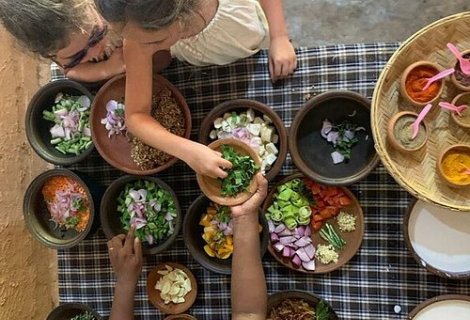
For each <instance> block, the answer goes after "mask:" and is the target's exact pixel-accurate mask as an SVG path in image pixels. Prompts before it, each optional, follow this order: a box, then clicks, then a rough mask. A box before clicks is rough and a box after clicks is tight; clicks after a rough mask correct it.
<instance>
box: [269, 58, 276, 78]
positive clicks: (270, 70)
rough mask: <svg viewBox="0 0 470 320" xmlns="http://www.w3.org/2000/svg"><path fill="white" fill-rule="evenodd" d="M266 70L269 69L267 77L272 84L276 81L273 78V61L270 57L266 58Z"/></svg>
mask: <svg viewBox="0 0 470 320" xmlns="http://www.w3.org/2000/svg"><path fill="white" fill-rule="evenodd" d="M268 69H269V76H270V77H271V81H272V82H273V83H274V82H276V81H277V79H276V77H275V76H274V61H273V59H272V58H271V56H269V57H268Z"/></svg>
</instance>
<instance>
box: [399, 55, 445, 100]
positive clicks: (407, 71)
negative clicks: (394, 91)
mask: <svg viewBox="0 0 470 320" xmlns="http://www.w3.org/2000/svg"><path fill="white" fill-rule="evenodd" d="M421 66H427V67H431V68H433V69H435V71H436V74H438V73H439V72H441V71H442V69H441V68H440V67H439V66H438V65H437V64H435V63H434V62H431V61H425V60H421V61H417V62H415V63H412V64H410V65H409V66H408V67H407V68H406V69H405V71H404V72H403V74H402V76H401V78H400V94H401V96H402V97H403V99H405V101H407V102H408V103H410V104H411V105H413V106H415V107H419V108H422V107H424V106H425V105H427V104H428V103H434V102H436V101H437V100H438V99H439V98H440V97H441V95H442V92H443V90H444V81H445V80H444V79H442V80H439V82H440V83H441V87H440V88H439V91H438V93H437V94H436V96H435V97H434V98H432V99H431V100H429V101H426V102H419V101H415V100H413V99H412V98H411V97H410V95H409V94H408V92H407V91H406V79H407V78H408V75H409V74H410V72H411V71H413V70H414V69H415V68H417V67H421Z"/></svg>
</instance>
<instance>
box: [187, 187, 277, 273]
mask: <svg viewBox="0 0 470 320" xmlns="http://www.w3.org/2000/svg"><path fill="white" fill-rule="evenodd" d="M210 202H211V201H210V200H209V199H208V198H207V197H205V196H204V195H200V196H199V197H198V198H197V199H196V200H194V202H193V203H192V204H191V206H190V207H189V209H188V211H187V212H186V215H185V217H184V221H183V239H184V243H185V244H186V247H187V248H188V250H189V252H190V253H191V256H192V257H193V258H194V260H196V261H197V262H198V263H199V264H200V265H202V266H203V267H204V268H206V269H208V270H210V271H213V272H215V273H220V274H227V275H228V274H231V273H232V257H230V258H228V259H218V258H215V257H214V258H213V257H210V256H208V255H207V253H206V252H205V251H204V246H205V245H206V242H205V241H204V239H203V238H202V234H203V233H204V227H203V226H201V225H200V224H199V221H200V220H201V217H202V215H203V214H204V213H205V212H206V209H207V208H208V207H209V204H210ZM259 223H260V224H261V226H262V228H263V230H262V231H261V233H260V249H261V256H264V253H265V252H266V248H267V246H268V241H269V232H268V225H267V222H266V218H265V217H264V214H263V213H262V212H260V214H259Z"/></svg>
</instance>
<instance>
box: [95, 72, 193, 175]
mask: <svg viewBox="0 0 470 320" xmlns="http://www.w3.org/2000/svg"><path fill="white" fill-rule="evenodd" d="M125 87H126V76H125V75H119V76H116V77H114V78H112V79H111V80H109V81H108V82H107V83H106V84H105V85H104V86H103V87H102V88H101V89H100V90H99V91H98V93H97V95H96V97H95V99H94V101H93V104H92V106H91V116H90V121H91V134H92V138H93V142H94V144H95V146H96V149H97V150H98V152H99V153H100V155H101V157H103V159H104V160H106V162H107V163H109V164H110V165H111V166H113V167H115V168H116V169H119V170H121V171H124V172H126V173H129V174H133V175H152V174H155V173H158V172H161V171H163V170H166V169H168V168H169V167H171V166H172V165H174V164H175V163H176V161H178V159H177V158H175V157H172V158H171V159H170V160H169V161H168V162H167V163H165V164H163V165H161V166H159V167H156V168H153V169H150V170H141V169H140V168H139V166H138V165H137V164H136V163H135V162H134V160H132V157H131V149H132V143H131V142H130V140H129V138H128V137H127V136H126V135H125V134H120V135H114V136H112V137H111V138H108V131H107V130H106V128H105V127H104V125H103V124H101V119H103V118H105V117H106V113H107V112H106V104H107V103H108V101H109V100H116V101H119V102H124V93H125ZM163 88H167V89H169V90H170V91H171V93H172V95H173V97H174V98H175V100H176V102H177V103H178V105H179V107H180V108H181V109H182V111H183V114H184V117H185V125H186V130H185V134H184V136H183V137H184V138H186V139H189V137H190V135H191V112H190V111H189V107H188V105H187V104H186V101H185V99H184V98H183V96H182V95H181V93H180V92H179V90H178V89H177V88H176V87H175V86H174V85H172V84H171V83H170V82H169V81H168V80H166V79H165V78H163V77H162V76H159V75H154V78H153V95H159V93H160V91H161V90H162V89H163Z"/></svg>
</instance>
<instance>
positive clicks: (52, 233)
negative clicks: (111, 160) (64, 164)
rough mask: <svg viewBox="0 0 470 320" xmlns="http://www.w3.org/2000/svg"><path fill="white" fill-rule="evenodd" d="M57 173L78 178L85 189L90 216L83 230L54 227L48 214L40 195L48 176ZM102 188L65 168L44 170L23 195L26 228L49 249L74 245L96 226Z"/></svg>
mask: <svg viewBox="0 0 470 320" xmlns="http://www.w3.org/2000/svg"><path fill="white" fill-rule="evenodd" d="M56 176H65V177H68V178H70V179H72V180H74V181H76V182H78V183H79V184H80V185H81V186H82V187H83V189H84V190H85V193H86V195H87V199H88V203H89V208H90V218H89V220H88V223H87V225H86V228H85V230H84V231H82V232H78V231H76V230H75V229H69V230H61V229H60V228H56V226H55V223H54V222H52V221H51V215H50V213H49V210H48V209H47V206H46V203H45V201H44V197H43V195H42V188H43V186H44V184H45V182H46V181H47V180H48V179H49V178H52V177H56ZM101 191H102V190H101V188H100V187H99V186H97V185H95V184H94V183H93V181H91V180H90V179H89V178H88V177H86V176H84V175H81V174H80V176H79V175H78V174H77V173H74V172H72V171H70V170H67V169H52V170H49V171H46V172H43V173H42V174H40V175H39V176H37V177H36V178H35V179H34V180H33V181H32V182H31V183H30V185H29V186H28V189H27V190H26V192H25V195H24V198H23V216H24V220H25V222H26V226H27V228H28V230H29V232H30V233H31V235H32V236H33V237H34V238H36V240H38V241H39V242H40V243H41V244H43V245H45V246H46V247H49V248H52V249H66V248H71V247H73V246H75V245H77V244H78V243H79V242H80V241H82V240H83V239H85V238H86V237H87V236H88V235H89V234H92V233H93V232H94V231H96V229H97V228H98V227H99V223H98V222H99V221H98V219H96V218H95V213H96V212H98V209H99V207H98V206H99V202H100V200H101V195H102V192H101Z"/></svg>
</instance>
